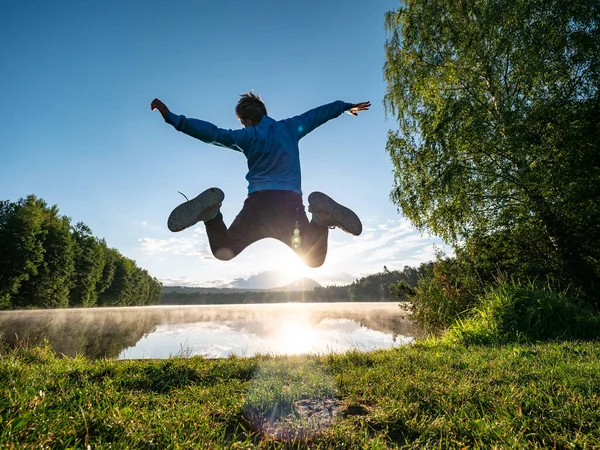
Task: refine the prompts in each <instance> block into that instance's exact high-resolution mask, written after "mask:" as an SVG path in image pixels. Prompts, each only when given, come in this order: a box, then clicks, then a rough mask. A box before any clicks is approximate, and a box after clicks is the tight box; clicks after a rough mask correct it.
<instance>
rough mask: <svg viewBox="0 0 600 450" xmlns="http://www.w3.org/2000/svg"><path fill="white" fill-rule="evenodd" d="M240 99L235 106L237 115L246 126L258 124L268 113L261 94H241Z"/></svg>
mask: <svg viewBox="0 0 600 450" xmlns="http://www.w3.org/2000/svg"><path fill="white" fill-rule="evenodd" d="M240 97H241V98H240V100H239V101H238V103H237V106H236V107H235V115H236V116H237V118H238V119H240V122H242V125H244V127H247V126H251V125H258V123H259V122H260V119H262V117H263V116H266V115H267V108H266V106H265V104H264V103H263V101H262V100H261V99H260V96H258V95H256V94H254V93H253V92H248V93H247V94H242V95H240Z"/></svg>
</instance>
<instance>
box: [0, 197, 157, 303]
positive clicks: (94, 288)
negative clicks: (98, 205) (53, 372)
mask: <svg viewBox="0 0 600 450" xmlns="http://www.w3.org/2000/svg"><path fill="white" fill-rule="evenodd" d="M161 287H162V284H161V283H160V282H159V281H158V280H157V279H156V278H153V277H152V276H150V274H149V273H148V272H147V271H146V270H144V269H142V268H140V267H138V266H137V265H136V263H135V261H133V260H131V259H129V258H126V257H125V256H123V255H121V254H120V253H119V252H118V251H117V250H116V249H114V248H110V247H108V245H107V244H106V242H105V241H104V239H98V238H97V237H94V236H93V235H92V231H91V229H90V228H89V227H88V226H87V225H85V224H84V223H81V222H78V223H76V224H75V225H73V224H71V220H70V218H69V217H66V216H61V215H60V214H59V210H58V207H57V206H56V205H54V206H48V205H47V204H46V202H45V201H44V200H42V199H40V198H37V197H36V196H35V195H29V196H27V197H26V198H22V199H20V200H18V201H16V202H11V201H8V200H6V201H0V309H24V308H68V307H93V306H134V305H153V304H156V303H157V302H158V300H159V298H160V290H161Z"/></svg>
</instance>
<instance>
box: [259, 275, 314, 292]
mask: <svg viewBox="0 0 600 450" xmlns="http://www.w3.org/2000/svg"><path fill="white" fill-rule="evenodd" d="M317 286H318V287H321V285H320V284H319V283H317V282H316V281H315V280H313V279H312V278H300V279H299V280H296V281H294V282H292V283H290V284H286V285H285V286H281V287H275V288H272V289H271V291H275V292H307V291H313V290H314V289H315V288H316V287H317Z"/></svg>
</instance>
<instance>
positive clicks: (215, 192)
mask: <svg viewBox="0 0 600 450" xmlns="http://www.w3.org/2000/svg"><path fill="white" fill-rule="evenodd" d="M224 198H225V194H224V193H223V191H222V190H221V189H219V188H210V189H207V190H206V191H204V192H203V193H202V194H200V195H199V196H198V197H196V198H193V199H192V200H188V201H187V202H185V203H182V204H181V205H179V206H178V207H177V208H175V209H174V210H173V212H172V213H171V215H169V219H168V220H167V227H169V230H171V231H173V232H176V231H181V230H185V229H186V228H189V227H191V226H193V225H196V224H197V223H198V222H201V221H202V222H206V221H208V220H211V219H214V218H215V217H216V216H217V214H218V213H219V208H220V207H221V203H222V202H223V199H224Z"/></svg>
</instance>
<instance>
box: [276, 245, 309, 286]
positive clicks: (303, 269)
mask: <svg viewBox="0 0 600 450" xmlns="http://www.w3.org/2000/svg"><path fill="white" fill-rule="evenodd" d="M279 253H280V254H279V255H277V257H276V258H277V259H276V261H277V269H276V270H277V271H278V272H279V273H280V274H281V275H280V276H281V283H282V284H284V285H285V284H289V283H293V282H294V281H296V280H299V279H300V278H310V277H311V275H313V274H314V271H315V270H316V269H311V268H310V267H308V266H307V265H306V264H304V262H302V259H301V258H300V257H299V256H298V255H296V254H295V253H294V252H293V251H292V250H291V249H289V248H281V250H280V251H279Z"/></svg>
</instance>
